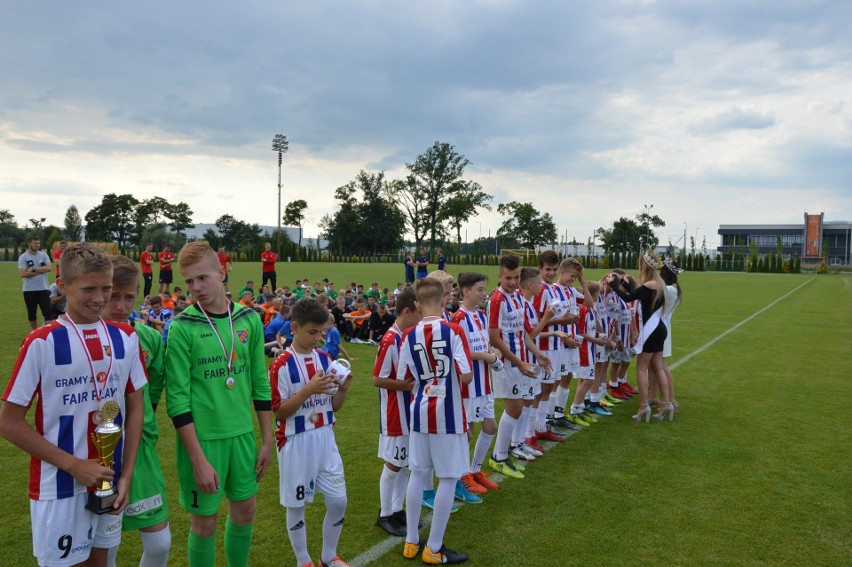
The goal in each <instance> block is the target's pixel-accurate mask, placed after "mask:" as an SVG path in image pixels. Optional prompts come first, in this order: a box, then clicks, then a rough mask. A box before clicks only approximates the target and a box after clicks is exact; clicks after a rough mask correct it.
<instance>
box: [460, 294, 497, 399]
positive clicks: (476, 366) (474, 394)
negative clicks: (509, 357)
mask: <svg viewBox="0 0 852 567" xmlns="http://www.w3.org/2000/svg"><path fill="white" fill-rule="evenodd" d="M453 323H455V324H456V325H458V326H459V327H460V328H461V330H462V332H463V333H464V337H465V339H466V340H467V344H468V347H469V349H470V352H488V351H489V350H491V341H489V340H488V318H487V316H486V315H485V311H483V310H482V309H476V310H474V311H468V310H467V309H465V307H464V306H463V305H462V306H460V307H459V310H458V311H456V314H455V316H454V317H453ZM471 362H472V367H473V380H471V382H470V384H462V396H463V397H465V398H478V397H480V396H485V395H487V394H490V393H491V367H490V366H488V364H486V363H485V361H484V360H472V359H471Z"/></svg>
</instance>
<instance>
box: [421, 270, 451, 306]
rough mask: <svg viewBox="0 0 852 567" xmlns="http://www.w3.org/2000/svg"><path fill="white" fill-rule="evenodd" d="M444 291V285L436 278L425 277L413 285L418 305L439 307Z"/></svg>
mask: <svg viewBox="0 0 852 567" xmlns="http://www.w3.org/2000/svg"><path fill="white" fill-rule="evenodd" d="M444 291H445V290H444V284H443V282H441V280H439V279H438V278H433V277H429V276H427V277H425V278H422V279H419V280H417V283H415V284H414V294H415V296H416V297H417V302H418V303H424V304H428V305H435V304H438V305H440V304H441V301H443V299H444Z"/></svg>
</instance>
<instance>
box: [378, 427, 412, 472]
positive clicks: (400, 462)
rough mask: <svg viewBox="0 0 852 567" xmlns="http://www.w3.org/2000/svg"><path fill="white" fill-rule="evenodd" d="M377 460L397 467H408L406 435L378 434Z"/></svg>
mask: <svg viewBox="0 0 852 567" xmlns="http://www.w3.org/2000/svg"><path fill="white" fill-rule="evenodd" d="M379 458H380V459H382V460H384V461H385V462H387V463H390V464H392V465H394V466H397V467H407V466H408V435H384V434H382V433H380V434H379Z"/></svg>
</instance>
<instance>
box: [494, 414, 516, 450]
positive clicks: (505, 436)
mask: <svg viewBox="0 0 852 567" xmlns="http://www.w3.org/2000/svg"><path fill="white" fill-rule="evenodd" d="M517 422H518V420H517V419H515V418H514V417H512V416H511V415H509V414H508V413H506V412H505V411H504V412H503V415H502V416H501V417H500V424H499V425H498V426H497V442H496V443H495V444H494V455H493V457H494V460H495V461H504V460H506V458H507V457H508V456H509V443H510V442H511V441H512V433H513V432H514V431H515V424H516V423H517Z"/></svg>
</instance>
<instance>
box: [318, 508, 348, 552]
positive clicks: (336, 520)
mask: <svg viewBox="0 0 852 567" xmlns="http://www.w3.org/2000/svg"><path fill="white" fill-rule="evenodd" d="M345 520H346V496H342V497H340V498H329V497H327V496H326V498H325V519H324V520H323V521H322V555H321V556H320V558H321V559H322V560H323V562H324V563H328V562H330V561H331V560H332V559H334V558H335V557H336V556H337V542H338V541H339V540H340V532H342V531H343V523H344V521H345Z"/></svg>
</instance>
